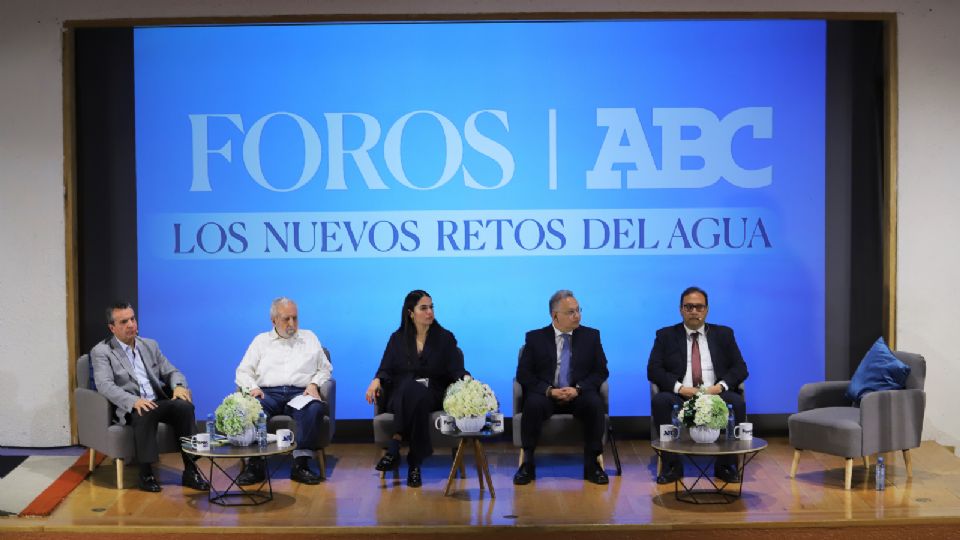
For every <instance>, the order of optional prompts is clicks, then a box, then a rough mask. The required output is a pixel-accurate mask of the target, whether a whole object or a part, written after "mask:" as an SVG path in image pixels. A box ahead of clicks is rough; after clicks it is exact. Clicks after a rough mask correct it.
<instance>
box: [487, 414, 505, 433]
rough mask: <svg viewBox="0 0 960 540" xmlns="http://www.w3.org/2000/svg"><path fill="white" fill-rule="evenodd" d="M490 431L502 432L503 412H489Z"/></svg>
mask: <svg viewBox="0 0 960 540" xmlns="http://www.w3.org/2000/svg"><path fill="white" fill-rule="evenodd" d="M490 431H492V432H494V433H503V413H501V412H495V413H490Z"/></svg>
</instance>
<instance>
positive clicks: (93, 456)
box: [87, 448, 97, 472]
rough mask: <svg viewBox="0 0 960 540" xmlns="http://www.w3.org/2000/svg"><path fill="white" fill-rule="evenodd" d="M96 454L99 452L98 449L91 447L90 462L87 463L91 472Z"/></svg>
mask: <svg viewBox="0 0 960 540" xmlns="http://www.w3.org/2000/svg"><path fill="white" fill-rule="evenodd" d="M96 454H97V451H96V450H94V449H93V448H91V449H90V462H89V463H88V464H87V468H88V470H89V471H90V472H93V461H94V459H95V456H96Z"/></svg>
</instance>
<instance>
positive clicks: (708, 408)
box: [680, 389, 729, 442]
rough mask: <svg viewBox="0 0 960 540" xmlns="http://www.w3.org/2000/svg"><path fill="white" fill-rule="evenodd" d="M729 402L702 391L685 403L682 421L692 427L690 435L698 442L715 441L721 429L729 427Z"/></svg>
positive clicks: (681, 411)
mask: <svg viewBox="0 0 960 540" xmlns="http://www.w3.org/2000/svg"><path fill="white" fill-rule="evenodd" d="M728 412H729V411H728V410H727V404H726V402H725V401H723V400H722V399H721V398H720V396H717V395H713V394H707V393H705V392H703V390H702V389H701V391H700V392H699V393H698V394H697V395H696V396H694V397H692V398H690V399H688V400H687V401H685V402H684V403H683V407H681V409H680V421H681V422H682V423H683V425H684V426H687V427H688V428H690V436H691V437H692V438H693V440H695V441H697V442H713V441H715V440H717V437H719V436H720V430H721V429H723V428H725V427H727V415H728Z"/></svg>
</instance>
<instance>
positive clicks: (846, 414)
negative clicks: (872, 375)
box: [787, 351, 927, 489]
mask: <svg viewBox="0 0 960 540" xmlns="http://www.w3.org/2000/svg"><path fill="white" fill-rule="evenodd" d="M893 354H894V355H895V356H896V357H897V358H899V359H900V361H901V362H903V363H905V364H907V365H908V366H910V375H909V377H907V381H906V385H905V388H904V389H902V390H882V391H877V392H870V393H867V394H864V395H863V397H862V398H861V400H860V406H859V407H856V406H854V405H853V403H851V402H850V400H849V398H847V396H846V390H847V386H848V385H849V383H850V381H826V382H817V383H810V384H805V385H803V387H802V388H801V389H800V396H799V397H798V399H797V411H798V412H797V413H796V414H792V415H790V417H789V418H788V419H787V425H788V428H789V430H790V445H791V446H793V448H794V453H793V464H792V465H791V467H790V477H791V478H794V477H796V474H797V466H798V465H799V463H800V452H801V451H802V450H813V451H814V452H822V453H824V454H830V455H834V456H841V457H843V458H845V471H844V489H850V485H851V481H852V476H853V460H854V459H855V458H862V459H863V464H864V466H865V467H869V466H870V462H869V456H871V455H873V454H878V453H884V452H896V451H901V452H903V461H904V463H905V464H906V470H907V476H908V477H911V476H913V467H912V465H911V462H910V453H909V451H910V449H911V448H916V447H918V446H920V434H921V431H922V429H923V413H924V409H925V407H926V393H925V392H924V390H923V385H924V379H925V378H926V373H927V364H926V361H925V360H924V358H923V356H921V355H919V354H913V353H908V352H902V351H893Z"/></svg>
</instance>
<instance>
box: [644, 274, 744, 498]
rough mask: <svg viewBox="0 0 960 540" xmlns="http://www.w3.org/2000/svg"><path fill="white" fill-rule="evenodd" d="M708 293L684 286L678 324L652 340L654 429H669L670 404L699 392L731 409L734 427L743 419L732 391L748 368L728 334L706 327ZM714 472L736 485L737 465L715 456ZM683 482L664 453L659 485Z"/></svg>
mask: <svg viewBox="0 0 960 540" xmlns="http://www.w3.org/2000/svg"><path fill="white" fill-rule="evenodd" d="M708 311H710V307H709V304H708V303H707V293H706V291H704V290H703V289H701V288H699V287H688V288H687V289H686V290H684V291H683V293H681V294H680V316H681V317H682V318H683V322H682V323H680V324H675V325H673V326H667V327H664V328H661V329H660V330H657V338H656V340H655V341H654V342H653V349H652V350H651V351H650V359H649V360H648V361H647V378H648V379H650V382H652V383H654V384H656V385H657V387H658V388H659V392H658V393H657V394H655V395H654V396H653V402H652V403H651V405H650V409H651V411H650V412H651V415H652V416H653V422H654V425H658V426H659V425H663V424H669V423H670V421H671V417H670V415H671V413H672V411H673V406H674V405H682V404H683V402H684V401H686V400H688V399H690V398H692V397H693V396H695V395H696V394H697V391H698V390H699V388H701V387H702V388H704V389H705V391H706V393H708V394H716V395H719V396H720V398H722V399H723V400H724V401H725V402H727V404H729V405H733V413H734V417H735V419H736V422H737V423H738V424H739V423H740V422H743V421H745V420H746V416H747V406H746V403H745V402H744V400H743V395H742V394H740V393H739V392H738V391H737V389H738V388H739V386H740V383H742V382H743V381H744V380H745V379H746V378H747V364H746V362H744V361H743V356H742V355H741V354H740V347H738V346H737V340H736V338H734V336H733V330H732V329H731V328H730V327H728V326H721V325H719V324H706V319H707V312H708ZM714 469H715V470H714V473H715V475H716V476H717V478H719V479H721V480H723V481H725V482H738V481H739V475H738V473H737V466H736V460H735V458H734V459H730V457H720V458H718V459H717V461H716V465H715V467H714ZM682 477H683V465H682V464H681V463H680V460H679V459H678V457H677V456H676V455H674V454H667V453H665V454H663V456H662V467H661V473H660V475H659V476H657V483H658V484H669V483H671V482H675V481H676V480H679V479H680V478H682Z"/></svg>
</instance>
